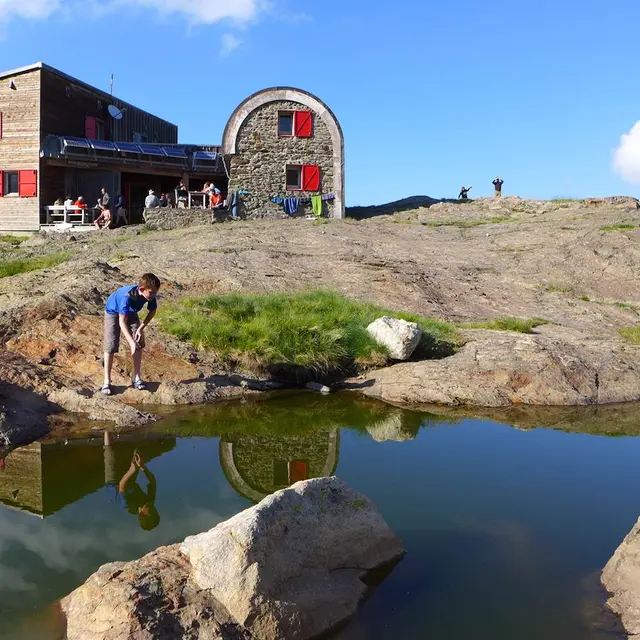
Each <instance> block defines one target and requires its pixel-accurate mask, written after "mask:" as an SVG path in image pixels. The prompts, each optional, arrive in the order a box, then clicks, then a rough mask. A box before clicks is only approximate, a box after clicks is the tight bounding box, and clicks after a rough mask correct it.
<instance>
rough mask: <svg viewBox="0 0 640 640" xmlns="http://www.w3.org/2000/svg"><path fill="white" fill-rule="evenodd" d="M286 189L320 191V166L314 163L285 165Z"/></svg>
mask: <svg viewBox="0 0 640 640" xmlns="http://www.w3.org/2000/svg"><path fill="white" fill-rule="evenodd" d="M286 182H287V183H286V185H285V189H286V190H287V191H320V167H319V166H318V165H316V164H289V165H287V179H286Z"/></svg>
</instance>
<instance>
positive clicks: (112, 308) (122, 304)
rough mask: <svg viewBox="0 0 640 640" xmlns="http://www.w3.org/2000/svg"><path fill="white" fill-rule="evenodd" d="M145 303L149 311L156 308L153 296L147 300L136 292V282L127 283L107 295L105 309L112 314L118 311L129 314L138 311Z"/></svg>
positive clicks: (116, 313) (114, 314) (156, 304)
mask: <svg viewBox="0 0 640 640" xmlns="http://www.w3.org/2000/svg"><path fill="white" fill-rule="evenodd" d="M145 304H146V305H147V309H148V310H149V311H153V310H154V309H157V308H158V303H157V302H156V299H155V298H153V299H152V300H147V299H146V298H145V297H144V296H141V295H140V293H138V285H137V284H127V285H125V286H124V287H120V288H119V289H117V290H116V291H114V292H113V293H112V294H111V295H110V296H109V298H108V299H107V306H106V307H105V311H106V312H107V313H108V314H109V315H112V316H116V315H118V314H119V313H121V314H123V315H129V314H130V313H138V311H140V310H141V309H142V307H144V305H145Z"/></svg>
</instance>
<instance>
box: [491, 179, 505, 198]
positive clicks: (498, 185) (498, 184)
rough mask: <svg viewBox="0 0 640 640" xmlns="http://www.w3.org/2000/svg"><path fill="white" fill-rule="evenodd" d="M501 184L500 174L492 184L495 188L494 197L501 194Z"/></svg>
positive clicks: (502, 181)
mask: <svg viewBox="0 0 640 640" xmlns="http://www.w3.org/2000/svg"><path fill="white" fill-rule="evenodd" d="M503 184H504V180H503V179H502V178H501V177H500V176H498V177H497V178H496V179H495V180H494V181H493V186H494V187H495V188H496V193H495V196H496V198H500V197H501V196H502V185H503Z"/></svg>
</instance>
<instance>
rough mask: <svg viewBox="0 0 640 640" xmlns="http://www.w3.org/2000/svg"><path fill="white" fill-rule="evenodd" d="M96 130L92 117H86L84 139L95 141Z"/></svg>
mask: <svg viewBox="0 0 640 640" xmlns="http://www.w3.org/2000/svg"><path fill="white" fill-rule="evenodd" d="M96 129H97V127H96V119H95V118H94V117H93V116H86V117H85V119H84V137H85V138H90V139H91V140H95V138H96Z"/></svg>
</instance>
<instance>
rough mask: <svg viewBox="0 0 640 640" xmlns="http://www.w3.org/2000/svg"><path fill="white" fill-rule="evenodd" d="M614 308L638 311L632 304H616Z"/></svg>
mask: <svg viewBox="0 0 640 640" xmlns="http://www.w3.org/2000/svg"><path fill="white" fill-rule="evenodd" d="M613 306H614V307H619V308H620V309H631V311H637V310H638V307H637V306H636V305H635V304H631V303H630V302H614V303H613Z"/></svg>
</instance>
